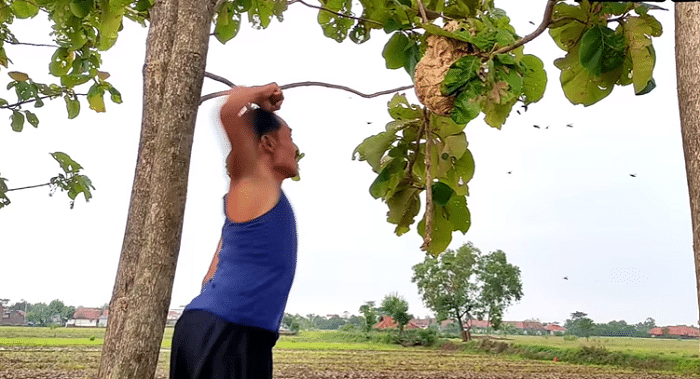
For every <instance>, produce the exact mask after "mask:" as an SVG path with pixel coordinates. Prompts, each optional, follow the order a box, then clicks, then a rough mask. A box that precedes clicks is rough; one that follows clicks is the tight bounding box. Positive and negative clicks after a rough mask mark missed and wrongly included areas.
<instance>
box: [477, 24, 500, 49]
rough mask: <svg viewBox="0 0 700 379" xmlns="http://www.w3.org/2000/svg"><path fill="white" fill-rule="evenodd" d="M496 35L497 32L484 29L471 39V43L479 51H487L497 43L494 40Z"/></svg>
mask: <svg viewBox="0 0 700 379" xmlns="http://www.w3.org/2000/svg"><path fill="white" fill-rule="evenodd" d="M497 35H498V32H497V31H496V30H493V29H484V30H482V31H480V32H479V33H477V35H476V36H474V38H472V43H473V44H474V46H476V48H477V49H479V50H481V51H489V50H491V49H492V48H493V45H495V44H496V42H497V41H498V40H497V38H496V36H497Z"/></svg>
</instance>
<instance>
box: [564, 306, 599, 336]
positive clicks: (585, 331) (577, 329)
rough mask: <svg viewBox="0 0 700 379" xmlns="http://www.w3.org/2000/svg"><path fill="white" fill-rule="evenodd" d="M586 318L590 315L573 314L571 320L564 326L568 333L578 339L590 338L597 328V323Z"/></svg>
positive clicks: (582, 313)
mask: <svg viewBox="0 0 700 379" xmlns="http://www.w3.org/2000/svg"><path fill="white" fill-rule="evenodd" d="M586 316H588V314H587V313H584V312H574V313H572V314H571V318H570V319H567V320H566V323H565V324H564V327H565V328H566V332H567V333H569V334H573V335H576V336H578V337H586V338H588V337H590V336H591V333H592V332H593V329H594V327H595V323H594V322H593V320H592V319H590V318H588V317H586Z"/></svg>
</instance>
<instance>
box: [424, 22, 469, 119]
mask: <svg viewBox="0 0 700 379" xmlns="http://www.w3.org/2000/svg"><path fill="white" fill-rule="evenodd" d="M460 28H461V26H460V24H459V23H458V22H456V21H449V22H448V23H447V24H446V25H445V27H444V28H443V29H444V30H446V31H449V32H454V31H456V30H459V29H460ZM427 41H428V48H427V49H426V51H425V54H424V55H423V58H421V60H420V62H418V64H417V65H416V71H415V74H414V81H415V82H414V84H415V90H416V95H418V99H419V100H420V102H421V103H423V105H425V106H426V107H428V109H429V110H431V111H432V112H433V113H436V114H439V115H442V116H448V115H449V114H450V111H452V107H453V104H454V100H455V99H454V97H452V96H445V95H443V94H442V92H441V91H440V87H441V85H442V81H443V79H445V75H446V74H447V71H449V70H450V66H451V65H452V64H453V63H454V62H455V61H457V60H458V59H459V58H462V57H463V56H465V55H469V54H474V47H473V45H471V44H469V43H467V42H462V41H459V40H456V39H452V38H448V37H444V36H439V35H433V34H431V35H429V36H428V39H427Z"/></svg>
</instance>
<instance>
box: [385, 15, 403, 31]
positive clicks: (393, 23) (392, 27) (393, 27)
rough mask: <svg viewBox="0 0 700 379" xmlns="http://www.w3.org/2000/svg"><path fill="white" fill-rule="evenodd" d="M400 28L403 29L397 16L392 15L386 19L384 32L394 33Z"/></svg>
mask: <svg viewBox="0 0 700 379" xmlns="http://www.w3.org/2000/svg"><path fill="white" fill-rule="evenodd" d="M399 29H401V23H400V22H399V21H398V20H397V19H396V17H394V16H391V17H389V18H388V19H387V20H386V21H384V33H386V34H389V33H393V32H395V31H397V30H399Z"/></svg>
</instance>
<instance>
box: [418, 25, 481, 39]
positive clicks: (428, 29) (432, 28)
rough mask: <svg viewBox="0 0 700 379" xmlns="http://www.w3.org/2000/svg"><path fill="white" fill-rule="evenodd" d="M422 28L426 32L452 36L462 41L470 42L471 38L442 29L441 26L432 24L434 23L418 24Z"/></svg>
mask: <svg viewBox="0 0 700 379" xmlns="http://www.w3.org/2000/svg"><path fill="white" fill-rule="evenodd" d="M419 25H420V26H421V27H422V28H423V29H425V31H426V32H428V33H430V34H434V35H438V36H443V37H447V38H452V39H455V40H458V41H462V42H471V38H469V37H468V35H462V34H457V33H453V32H449V31H447V30H444V29H442V28H441V27H439V26H437V25H434V24H419Z"/></svg>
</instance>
